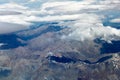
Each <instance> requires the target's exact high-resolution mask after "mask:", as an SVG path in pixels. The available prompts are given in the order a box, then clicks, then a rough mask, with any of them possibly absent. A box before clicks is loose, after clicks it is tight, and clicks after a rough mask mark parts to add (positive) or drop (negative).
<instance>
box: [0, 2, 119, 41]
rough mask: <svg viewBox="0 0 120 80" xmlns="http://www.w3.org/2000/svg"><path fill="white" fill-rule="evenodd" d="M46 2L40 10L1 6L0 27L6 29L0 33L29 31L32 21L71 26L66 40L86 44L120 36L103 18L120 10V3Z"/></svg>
mask: <svg viewBox="0 0 120 80" xmlns="http://www.w3.org/2000/svg"><path fill="white" fill-rule="evenodd" d="M36 1H37V2H39V1H38V0H30V2H31V3H33V5H35V4H34V2H36ZM45 1H46V2H45ZM45 1H43V2H42V3H43V4H42V5H41V6H40V8H39V9H38V8H37V9H33V8H32V9H31V8H30V7H26V6H25V5H24V6H23V5H21V4H20V5H19V4H17V3H7V4H3V5H0V11H1V12H0V26H4V27H6V28H3V27H0V30H1V33H0V34H2V33H7V32H14V31H18V30H23V29H26V28H28V26H30V25H31V22H42V21H57V22H59V25H62V26H68V27H67V28H66V29H68V32H67V33H68V35H64V38H65V39H75V40H81V41H84V40H85V39H91V40H93V39H95V38H97V37H101V38H102V39H104V40H106V41H108V40H112V39H115V36H118V37H120V36H119V35H120V30H117V29H115V28H112V27H110V26H103V24H102V19H104V18H105V16H104V13H108V10H113V11H114V10H119V9H120V8H119V3H120V1H119V0H116V1H113V0H109V1H108V0H104V1H98V0H81V1H70V0H66V1H64V0H62V1H61V0H49V1H48V0H45ZM98 13H99V14H98ZM65 20H68V22H65ZM70 20H73V21H70ZM114 21H115V20H113V21H112V22H114ZM117 21H119V20H117ZM61 22H62V23H61ZM115 22H116V21H115ZM8 25H9V26H8ZM8 29H9V30H8Z"/></svg>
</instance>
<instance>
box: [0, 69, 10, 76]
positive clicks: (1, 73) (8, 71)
mask: <svg viewBox="0 0 120 80" xmlns="http://www.w3.org/2000/svg"><path fill="white" fill-rule="evenodd" d="M10 73H11V70H1V71H0V77H7V76H9V74H10Z"/></svg>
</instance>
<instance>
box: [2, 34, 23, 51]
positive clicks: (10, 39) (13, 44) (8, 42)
mask: <svg viewBox="0 0 120 80" xmlns="http://www.w3.org/2000/svg"><path fill="white" fill-rule="evenodd" d="M18 38H19V37H18V36H16V35H15V34H4V35H0V43H3V44H5V45H2V46H0V49H2V50H3V49H13V48H17V47H19V46H24V45H25V44H22V43H21V42H20V41H19V40H18Z"/></svg>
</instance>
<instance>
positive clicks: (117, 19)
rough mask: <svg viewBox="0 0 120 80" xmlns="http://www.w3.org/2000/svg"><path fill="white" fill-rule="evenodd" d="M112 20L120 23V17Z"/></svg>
mask: <svg viewBox="0 0 120 80" xmlns="http://www.w3.org/2000/svg"><path fill="white" fill-rule="evenodd" d="M110 22H112V23H120V18H115V19H112V20H111V21H110Z"/></svg>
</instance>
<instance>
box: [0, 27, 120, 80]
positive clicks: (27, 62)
mask: <svg viewBox="0 0 120 80" xmlns="http://www.w3.org/2000/svg"><path fill="white" fill-rule="evenodd" d="M44 26H45V25H44ZM49 26H50V25H46V26H45V27H42V26H41V27H38V28H33V29H31V30H27V31H22V32H18V33H17V34H16V33H12V34H6V35H4V36H3V35H0V42H1V43H3V44H4V45H1V46H0V49H1V50H0V80H120V52H119V51H120V45H119V44H120V42H117V43H116V42H114V41H113V44H112V43H107V42H105V41H102V40H100V39H96V40H94V41H91V40H88V41H84V42H81V41H76V40H64V39H61V38H60V36H61V35H62V33H63V32H64V33H65V31H64V30H62V28H60V27H59V26H56V27H49ZM66 34H67V33H66ZM26 35H27V36H26ZM10 36H14V37H12V38H11V37H10ZM4 39H5V40H6V41H4ZM106 45H107V46H106ZM113 47H115V49H116V50H115V49H114V48H113Z"/></svg>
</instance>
